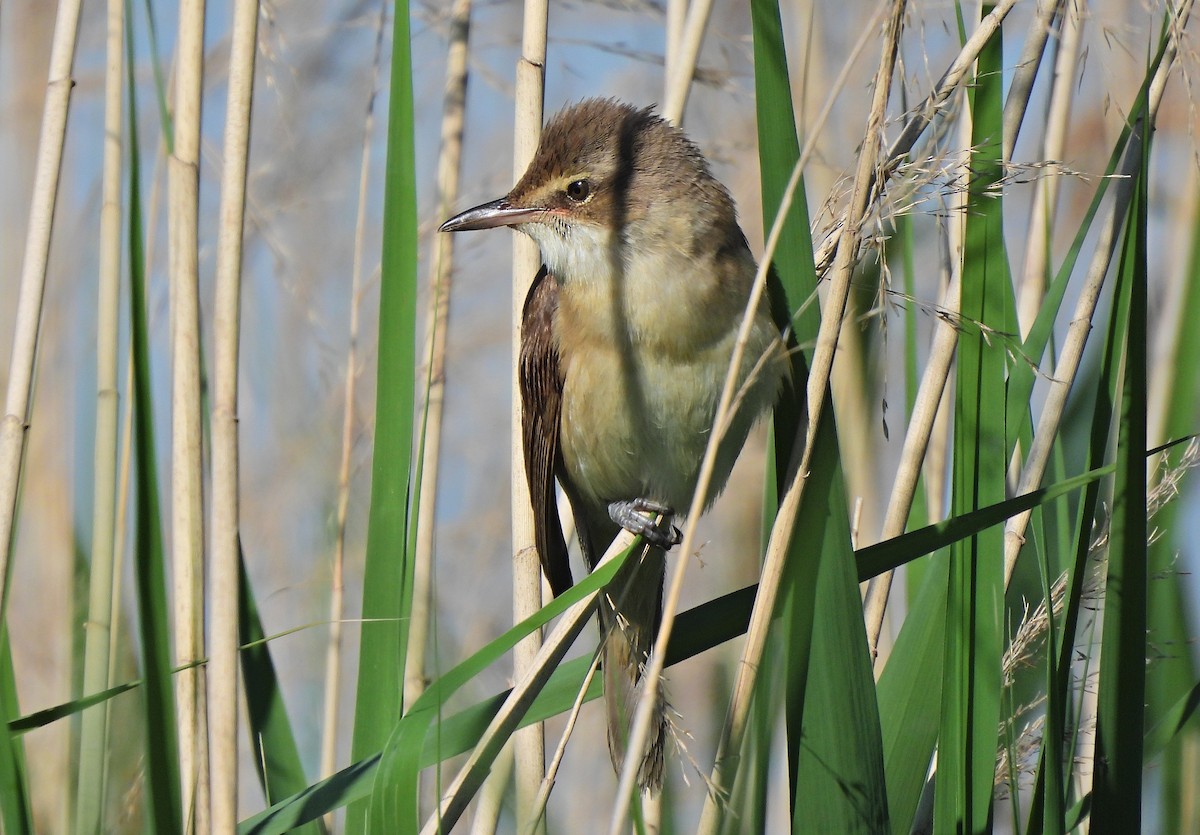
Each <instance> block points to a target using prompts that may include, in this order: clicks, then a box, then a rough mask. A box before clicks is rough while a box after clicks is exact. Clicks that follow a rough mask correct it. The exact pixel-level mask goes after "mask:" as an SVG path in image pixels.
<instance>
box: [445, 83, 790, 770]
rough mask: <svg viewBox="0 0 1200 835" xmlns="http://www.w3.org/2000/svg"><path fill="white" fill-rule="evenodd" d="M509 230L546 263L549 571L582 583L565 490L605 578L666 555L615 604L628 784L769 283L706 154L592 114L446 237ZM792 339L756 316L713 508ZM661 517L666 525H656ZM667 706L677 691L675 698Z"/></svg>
mask: <svg viewBox="0 0 1200 835" xmlns="http://www.w3.org/2000/svg"><path fill="white" fill-rule="evenodd" d="M498 226H511V227H513V228H514V229H516V230H517V231H519V232H523V233H524V234H526V235H528V236H529V237H531V238H533V240H534V241H536V242H537V244H538V247H539V249H540V250H541V256H542V261H543V262H544V265H543V266H542V268H541V270H540V271H539V272H538V274H537V277H536V278H535V279H534V281H533V286H532V287H531V288H530V290H529V295H528V296H527V297H526V299H525V307H524V316H523V320H522V327H521V356H520V371H519V375H520V389H521V395H522V400H523V407H524V416H523V427H522V429H523V435H524V451H525V469H526V476H527V478H528V482H529V492H530V496H531V499H532V503H533V512H534V519H535V529H536V544H537V550H538V555H539V557H540V560H541V565H542V570H543V572H544V573H545V575H546V579H547V580H548V581H549V584H550V587H551V588H552V589H553V591H554V593H555V594H560V593H562V592H563V591H564V590H566V589H567V588H569V587H570V585H571V582H572V580H571V569H570V566H569V564H568V561H567V545H566V542H565V541H564V537H563V533H562V530H561V527H560V525H559V516H558V508H557V502H556V498H555V490H554V480H555V479H557V480H558V482H559V484H561V485H562V489H563V492H564V493H565V494H566V496H567V498H568V500H569V501H570V504H571V510H572V511H573V513H574V516H575V520H576V525H577V528H578V532H579V541H580V546H581V550H582V551H583V557H584V560H585V562H586V563H587V565H588V568H589V569H591V568H593V567H594V566H595V564H596V562H597V561H598V560H599V559H600V557H601V556H603V554H604V551H605V549H606V548H607V547H608V545H609V543H610V542H611V541H612V539H613V537H614V536H615V535H616V534H617V532H618V531H619V529H620V527H625V528H628V529H629V530H632V531H634V532H635V533H641V534H644V535H645V536H646V539H647V541H648V542H649V543H651V547H650V548H649V549H648V550H647V552H646V554H645V556H644V557H643V558H642V559H641V560H640V561H639V562H636V563H634V562H633V561H632V560H631V561H630V563H628V564H627V565H626V567H625V568H624V569H623V571H622V573H621V574H620V575H618V576H617V577H616V579H614V581H613V582H612V583H611V584H610V586H609V587H608V589H607V590H606V593H605V594H604V595H602V596H601V597H602V602H601V603H600V627H601V633H602V634H601V640H602V649H601V652H602V654H603V667H604V687H605V700H606V704H607V713H608V742H609V751H610V753H611V755H612V760H613V765H614V767H615V768H617V770H618V771H620V767H621V763H622V761H623V760H624V758H625V756H626V755H627V754H628V753H629V752H627V750H626V748H627V745H626V740H627V737H628V733H629V726H630V724H631V722H632V712H633V709H634V707H635V706H636V704H637V697H638V693H639V690H638V688H639V684H640V682H641V678H642V672H643V671H644V669H645V664H646V660H647V657H648V655H649V653H650V650H651V648H652V647H653V644H654V639H655V635H656V634H657V632H658V628H659V623H660V621H661V617H662V589H663V578H664V571H665V549H667V548H669V547H670V546H671V545H672V544H674V543H675V541H676V540H677V538H678V532H677V530H676V529H674V528H673V527H672V526H671V525H670V522H669V519H670V518H671V516H672V515H673V514H674V512H676V511H682V510H686V509H687V508H689V507H690V506H691V503H692V495H693V493H694V491H695V489H696V483H697V479H698V475H699V470H700V465H701V460H702V459H703V457H704V450H705V446H706V445H707V443H708V439H709V436H710V434H711V432H712V429H713V419H714V417H715V414H716V410H717V404H718V402H719V400H720V397H721V389H722V385H723V383H724V380H725V377H726V374H727V371H728V368H729V363H730V359H731V356H732V352H733V347H734V342H735V341H736V335H737V331H738V327H739V325H740V323H741V320H742V317H743V314H744V312H745V308H746V304H747V300H748V298H749V294H750V289H751V285H752V284H753V280H754V275H755V271H756V267H755V262H754V257H753V256H752V255H751V253H750V248H749V246H748V245H747V243H746V238H745V235H743V234H742V230H741V228H740V227H739V226H738V223H737V215H736V211H735V209H734V205H733V200H732V199H731V198H730V196H729V192H728V191H726V189H725V187H724V186H722V185H721V184H720V183H719V182H717V180H716V179H715V178H714V177H713V175H712V172H711V171H710V170H709V167H708V163H707V162H706V161H705V159H704V157H703V156H702V155H701V153H700V151H699V149H698V148H697V147H696V146H695V145H694V144H693V143H692V142H691V141H690V140H688V139H687V137H685V136H684V134H683V132H682V131H680V130H679V129H678V128H676V127H675V126H673V125H671V124H669V123H668V122H666V121H665V120H663V119H662V118H660V117H659V116H657V115H655V114H654V112H653V110H652V108H645V109H641V108H636V107H633V106H630V105H628V104H624V103H621V102H618V101H614V100H609V99H589V100H586V101H583V102H581V103H579V104H576V105H574V106H570V107H567V108H566V109H564V110H563V111H561V112H560V113H559V114H558V115H557V116H555V117H554V118H553V119H551V120H550V122H549V124H547V125H546V128H545V130H544V131H543V133H542V137H541V143H540V145H539V147H538V150H537V152H536V154H535V155H534V158H533V161H532V162H531V163H530V165H529V168H528V170H527V171H526V172H525V174H524V176H522V177H521V180H520V182H518V183H517V184H516V185H515V186H514V187H513V189H512V191H510V192H509V193H508V194H507V195H505V196H504V197H502V198H500V199H499V200H494V201H492V202H490V203H484V204H483V205H481V206H476V207H475V208H473V209H469V210H467V211H465V212H463V213H461V214H459V215H456V216H454V217H452V218H450V219H449V220H447V221H446V222H445V223H443V224H442V226H441V231H443V232H456V231H464V230H471V229H487V228H492V227H498ZM787 367H788V366H787V361H786V357H785V351H784V350H783V343H782V341H781V339H780V332H779V329H778V328H777V327H776V325H775V324H774V322H773V321H772V318H771V316H770V313H769V310H768V305H767V304H766V303H765V302H764V303H763V304H762V305H760V306H759V308H758V310H757V311H756V313H755V315H754V320H753V328H752V330H751V332H750V340H749V344H748V346H747V350H746V354H745V360H744V361H743V363H742V367H741V369H740V376H739V379H738V382H739V386H740V397H739V398H738V400H737V401H736V402H737V404H738V405H737V408H736V412H735V413H734V416H733V419H732V421H731V422H730V424H729V426H728V429H727V430H726V432H725V435H724V438H723V440H722V442H721V444H720V446H719V448H718V455H717V463H716V470H715V472H714V475H713V480H712V486H711V488H710V490H709V494H708V496H707V497H706V502H705V507H706V508H707V506H708V505H709V504H711V502H712V499H713V498H714V497H715V496H716V494H717V493H718V492H720V490H721V489H722V488H723V487H724V484H725V482H726V480H727V479H728V477H729V471H730V469H731V468H732V467H733V463H734V459H735V458H736V457H737V455H738V452H739V451H740V450H741V447H742V444H743V442H744V441H745V439H746V434H747V432H748V431H749V430H750V426H751V425H752V424H753V423H754V421H755V419H756V418H758V417H759V416H760V415H761V414H763V413H764V412H765V411H766V410H767V409H769V408H770V407H771V406H772V404H773V403H774V402H775V401H776V399H777V397H778V395H779V392H780V388H781V384H782V381H783V380H784V379H785V377H786V376H787V371H786V369H787ZM658 513H663V514H665V515H666V516H667V518H668V521H667V523H666V524H665V525H664V526H657V527H656V526H655V525H654V520H655V519H656V515H657V514H658ZM659 692H660V693H661V689H660V691H659ZM665 735H666V718H665V704H664V703H663V702H662V700H661V696H660V701H659V704H658V705H657V718H656V721H655V723H654V724H653V725H652V731H651V733H650V739H649V742H648V744H647V747H646V749H645V750H643V751H639V752H637V756H638V757H640V758H641V765H640V767H639V773H638V779H639V783H640V785H641V786H642V788H644V789H656V788H658V787H659V786H660V785H661V782H662V764H663V747H664V742H665Z"/></svg>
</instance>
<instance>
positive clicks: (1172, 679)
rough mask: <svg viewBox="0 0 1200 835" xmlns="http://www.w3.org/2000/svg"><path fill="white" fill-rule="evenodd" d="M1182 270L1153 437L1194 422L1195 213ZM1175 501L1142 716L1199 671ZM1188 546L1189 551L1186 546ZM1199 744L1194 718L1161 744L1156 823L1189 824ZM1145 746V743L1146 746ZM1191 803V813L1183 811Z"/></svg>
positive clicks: (1198, 338) (1198, 268) (1199, 250)
mask: <svg viewBox="0 0 1200 835" xmlns="http://www.w3.org/2000/svg"><path fill="white" fill-rule="evenodd" d="M1184 276H1190V277H1191V278H1190V280H1188V279H1187V278H1183V277H1180V278H1183V281H1182V284H1183V294H1182V298H1181V299H1180V304H1179V308H1178V311H1177V313H1176V318H1175V327H1174V336H1175V339H1176V343H1175V345H1174V346H1173V351H1172V352H1171V355H1170V356H1168V357H1166V358H1164V360H1163V362H1164V367H1165V368H1168V369H1171V374H1170V379H1171V387H1170V395H1169V397H1168V399H1167V403H1166V409H1165V414H1164V419H1163V425H1162V427H1161V430H1160V434H1159V435H1158V437H1160V438H1178V437H1181V436H1183V435H1186V434H1187V433H1189V432H1194V431H1195V430H1196V415H1197V414H1200V328H1197V327H1196V326H1195V324H1194V323H1196V322H1200V281H1197V280H1196V276H1200V219H1198V220H1197V222H1196V225H1195V226H1194V227H1193V231H1192V252H1191V257H1190V261H1189V264H1188V266H1187V271H1186V273H1184ZM1177 465H1178V456H1176V455H1171V454H1167V455H1164V456H1163V458H1162V460H1161V462H1160V468H1161V469H1160V472H1165V471H1166V470H1167V469H1168V468H1170V467H1172V466H1177ZM1180 510H1181V508H1180V507H1179V505H1178V502H1170V503H1168V504H1167V505H1165V506H1164V507H1163V508H1162V509H1161V510H1159V512H1158V514H1157V516H1155V519H1154V525H1155V527H1156V528H1158V529H1159V530H1161V531H1163V532H1164V535H1163V536H1161V537H1159V538H1158V539H1157V540H1155V541H1154V542H1153V543H1151V545H1150V555H1149V559H1150V566H1149V575H1150V577H1151V578H1152V580H1151V582H1150V584H1149V588H1148V589H1147V601H1146V602H1147V630H1146V637H1147V641H1148V643H1149V645H1150V646H1151V647H1152V648H1154V651H1153V652H1152V653H1151V655H1152V658H1153V660H1152V662H1151V663H1150V664H1149V665H1148V666H1147V667H1146V722H1147V724H1148V725H1150V724H1154V723H1158V722H1161V721H1162V718H1163V717H1164V716H1165V715H1166V713H1167V712H1168V711H1169V709H1170V706H1171V705H1172V704H1174V703H1175V702H1177V701H1178V699H1179V697H1180V695H1181V694H1185V693H1187V692H1188V691H1189V690H1190V689H1191V688H1192V686H1193V684H1194V683H1195V682H1196V680H1197V679H1198V678H1200V673H1198V672H1197V669H1196V663H1195V655H1194V653H1193V652H1192V651H1191V649H1190V648H1191V646H1192V636H1194V635H1195V634H1196V631H1195V629H1196V627H1195V624H1196V616H1195V614H1196V613H1195V610H1194V608H1192V606H1190V605H1189V603H1188V596H1187V588H1186V586H1185V584H1184V583H1183V582H1182V580H1183V578H1182V577H1181V576H1180V575H1181V574H1182V571H1181V570H1180V569H1179V568H1178V567H1177V566H1176V565H1175V562H1176V559H1177V557H1178V556H1179V549H1181V548H1183V547H1184V544H1185V543H1184V541H1183V536H1182V535H1181V533H1180V532H1179V531H1180V522H1181V521H1182V514H1181V513H1180ZM1193 553H1194V552H1193ZM1197 745H1200V723H1196V722H1192V723H1191V724H1190V725H1188V726H1187V728H1186V729H1185V730H1184V733H1183V736H1182V737H1180V738H1179V739H1172V740H1170V742H1169V744H1167V745H1166V751H1165V752H1164V755H1163V759H1162V765H1161V769H1160V772H1161V775H1162V776H1161V793H1160V803H1159V807H1160V809H1161V815H1162V820H1161V826H1162V829H1163V831H1164V832H1186V831H1188V829H1189V828H1194V827H1195V826H1196V825H1197V819H1196V817H1195V814H1196V813H1195V811H1194V808H1195V807H1194V803H1193V799H1194V795H1195V792H1194V786H1193V783H1192V780H1191V779H1190V775H1189V773H1188V770H1187V766H1186V764H1185V762H1184V758H1185V747H1188V746H1190V747H1193V748H1195V747H1196V746H1197ZM1148 751H1149V749H1148ZM1187 809H1192V810H1193V811H1192V815H1193V817H1192V818H1191V819H1190V820H1189V819H1186V818H1185V817H1184V815H1185V813H1186V812H1185V810H1187Z"/></svg>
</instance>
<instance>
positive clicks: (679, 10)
mask: <svg viewBox="0 0 1200 835" xmlns="http://www.w3.org/2000/svg"><path fill="white" fill-rule="evenodd" d="M687 7H688V0H667V12H666V25H665V26H664V32H663V42H664V46H663V101H666V100H667V95H668V94H669V93H670V88H671V78H672V76H673V75H674V73H675V67H676V65H677V64H678V63H679V50H680V48H681V47H682V45H683V26H684V23H685V22H686V20H687Z"/></svg>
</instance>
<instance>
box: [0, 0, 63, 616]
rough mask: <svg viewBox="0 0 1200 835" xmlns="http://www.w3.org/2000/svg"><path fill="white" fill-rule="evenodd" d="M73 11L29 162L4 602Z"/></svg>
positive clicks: (3, 470) (7, 475) (0, 495)
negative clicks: (33, 158) (30, 193)
mask: <svg viewBox="0 0 1200 835" xmlns="http://www.w3.org/2000/svg"><path fill="white" fill-rule="evenodd" d="M79 7H80V0H73V2H72V1H71V0H64V2H62V3H60V4H59V7H58V16H57V17H56V18H55V21H54V40H53V43H52V44H51V47H50V70H49V73H48V76H47V81H46V99H45V103H44V104H43V105H42V126H41V135H40V137H39V139H38V150H37V159H36V161H35V162H34V171H33V197H32V199H31V201H30V204H29V228H28V230H27V232H26V235H25V254H24V256H23V259H22V261H21V284H20V288H19V290H18V295H17V317H16V323H15V327H14V328H13V347H12V357H11V359H10V360H9V368H8V389H7V391H6V393H5V397H4V417H3V418H0V600H7V599H8V588H7V586H8V574H9V570H8V568H9V567H8V556H9V554H11V553H12V550H13V541H14V536H13V531H14V529H15V524H14V521H15V519H14V517H15V515H16V512H17V489H18V485H19V483H20V478H21V459H22V457H23V455H24V451H25V429H26V426H27V425H28V421H29V401H30V399H31V396H32V390H33V368H34V360H35V358H36V356H37V342H38V328H39V326H40V324H41V318H42V295H43V291H44V290H45V287H46V264H47V261H48V260H49V257H50V232H51V228H52V226H53V223H54V205H55V202H56V200H57V197H58V179H59V173H60V169H61V167H62V153H63V140H64V138H65V137H66V132H67V111H68V110H69V109H70V104H71V88H72V87H73V86H74V85H75V82H74V80H73V79H72V78H71V71H72V67H73V65H74V62H75V39H76V35H77V33H78V31H79Z"/></svg>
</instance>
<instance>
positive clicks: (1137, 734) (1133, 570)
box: [1090, 110, 1150, 835]
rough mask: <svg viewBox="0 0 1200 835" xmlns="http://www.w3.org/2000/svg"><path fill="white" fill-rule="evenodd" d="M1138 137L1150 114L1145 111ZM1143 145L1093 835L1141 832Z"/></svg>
mask: <svg viewBox="0 0 1200 835" xmlns="http://www.w3.org/2000/svg"><path fill="white" fill-rule="evenodd" d="M1141 118H1142V120H1143V121H1142V126H1141V129H1142V130H1146V129H1147V128H1148V126H1147V125H1146V124H1145V119H1146V118H1147V113H1146V111H1145V110H1143V111H1142V117H1141ZM1149 148H1150V143H1149V139H1148V137H1147V138H1146V139H1145V140H1144V141H1143V142H1142V143H1141V151H1142V165H1141V169H1140V171H1139V174H1138V180H1137V183H1136V184H1135V186H1134V198H1133V204H1132V206H1131V211H1130V215H1129V218H1128V219H1127V221H1126V226H1125V238H1124V241H1123V244H1122V249H1121V266H1120V272H1121V283H1122V286H1123V288H1124V292H1125V293H1126V294H1127V296H1128V299H1129V302H1128V305H1129V324H1128V327H1127V329H1126V341H1125V373H1124V384H1123V396H1122V399H1121V416H1120V425H1119V430H1118V432H1119V434H1118V436H1117V472H1116V476H1115V481H1114V485H1113V508H1112V522H1111V523H1110V527H1109V536H1110V539H1109V548H1108V576H1107V579H1106V582H1105V587H1104V624H1103V633H1102V635H1103V637H1102V641H1101V647H1100V659H1101V660H1100V680H1099V689H1098V692H1097V696H1096V698H1097V707H1096V753H1095V760H1094V761H1095V773H1094V776H1093V782H1092V814H1091V817H1090V820H1091V827H1092V832H1094V833H1097V835H1104V833H1109V832H1112V833H1117V832H1138V831H1140V830H1141V820H1142V817H1141V811H1142V754H1143V744H1144V743H1143V735H1144V732H1145V731H1144V729H1145V693H1146V582H1147V576H1146V568H1147V555H1146V533H1147V522H1146V460H1145V452H1146V446H1147V443H1146V399H1147V394H1146V372H1147V368H1146V282H1147V272H1146V215H1147V208H1146V171H1147V168H1148V166H1149Z"/></svg>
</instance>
